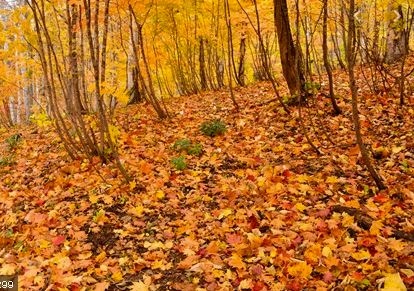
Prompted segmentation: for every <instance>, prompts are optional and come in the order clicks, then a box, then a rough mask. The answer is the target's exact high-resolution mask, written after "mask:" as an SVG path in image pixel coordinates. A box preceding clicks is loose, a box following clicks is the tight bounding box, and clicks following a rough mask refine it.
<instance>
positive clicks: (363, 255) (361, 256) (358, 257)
mask: <svg viewBox="0 0 414 291" xmlns="http://www.w3.org/2000/svg"><path fill="white" fill-rule="evenodd" d="M351 256H352V257H353V258H354V259H355V260H357V261H363V260H367V259H369V258H371V255H370V254H369V252H367V251H359V252H356V253H353V254H352V255H351Z"/></svg>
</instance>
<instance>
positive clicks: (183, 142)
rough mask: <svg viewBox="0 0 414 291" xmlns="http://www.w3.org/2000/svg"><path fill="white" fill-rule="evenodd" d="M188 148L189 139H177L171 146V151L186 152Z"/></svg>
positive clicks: (189, 145)
mask: <svg viewBox="0 0 414 291" xmlns="http://www.w3.org/2000/svg"><path fill="white" fill-rule="evenodd" d="M190 147H191V141H190V140H189V139H179V140H177V141H176V142H175V143H174V145H173V149H174V150H176V151H177V152H181V151H187V150H188V149H189V148H190Z"/></svg>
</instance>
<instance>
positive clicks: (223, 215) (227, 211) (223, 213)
mask: <svg viewBox="0 0 414 291" xmlns="http://www.w3.org/2000/svg"><path fill="white" fill-rule="evenodd" d="M232 213H233V210H232V209H230V208H226V209H224V210H223V211H222V212H221V213H220V215H219V217H218V219H222V218H224V217H227V216H229V215H230V214H232Z"/></svg>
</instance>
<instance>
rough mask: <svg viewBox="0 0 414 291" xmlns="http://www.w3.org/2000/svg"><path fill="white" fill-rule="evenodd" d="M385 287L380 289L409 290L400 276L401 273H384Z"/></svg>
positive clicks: (392, 290) (388, 290)
mask: <svg viewBox="0 0 414 291" xmlns="http://www.w3.org/2000/svg"><path fill="white" fill-rule="evenodd" d="M384 275H385V277H384V287H383V288H381V289H380V290H382V291H407V287H405V285H404V282H403V281H402V279H401V277H400V273H395V274H388V273H385V274H384Z"/></svg>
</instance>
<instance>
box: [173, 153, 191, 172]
mask: <svg viewBox="0 0 414 291" xmlns="http://www.w3.org/2000/svg"><path fill="white" fill-rule="evenodd" d="M171 163H172V164H173V166H174V168H175V169H176V170H178V171H182V170H185V169H186V168H187V163H186V162H185V157H183V156H180V157H178V158H173V159H172V160H171Z"/></svg>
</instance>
